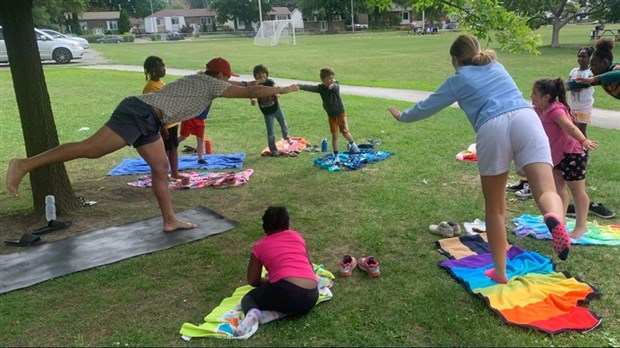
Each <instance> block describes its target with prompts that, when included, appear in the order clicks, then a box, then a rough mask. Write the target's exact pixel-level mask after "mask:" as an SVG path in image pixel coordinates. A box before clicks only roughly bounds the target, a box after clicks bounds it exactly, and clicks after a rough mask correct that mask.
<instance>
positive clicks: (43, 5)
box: [32, 0, 89, 35]
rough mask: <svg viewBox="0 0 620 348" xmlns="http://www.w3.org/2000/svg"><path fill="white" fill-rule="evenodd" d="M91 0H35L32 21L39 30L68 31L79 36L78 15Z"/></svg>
mask: <svg viewBox="0 0 620 348" xmlns="http://www.w3.org/2000/svg"><path fill="white" fill-rule="evenodd" d="M88 3H89V0H34V1H32V19H33V22H34V26H35V27H37V28H51V29H54V30H58V31H65V30H68V31H70V32H71V33H74V34H76V35H79V34H80V33H81V30H80V28H79V25H78V24H79V23H78V20H77V15H78V14H79V13H82V12H84V10H85V9H86V8H87V7H88ZM76 30H77V31H76Z"/></svg>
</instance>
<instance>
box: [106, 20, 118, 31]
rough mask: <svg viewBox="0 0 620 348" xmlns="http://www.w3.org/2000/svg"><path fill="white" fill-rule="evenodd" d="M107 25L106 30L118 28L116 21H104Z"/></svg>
mask: <svg viewBox="0 0 620 348" xmlns="http://www.w3.org/2000/svg"><path fill="white" fill-rule="evenodd" d="M106 23H107V25H108V30H117V29H118V22H117V21H106Z"/></svg>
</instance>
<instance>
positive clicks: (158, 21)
mask: <svg viewBox="0 0 620 348" xmlns="http://www.w3.org/2000/svg"><path fill="white" fill-rule="evenodd" d="M157 25H158V26H159V25H164V19H163V18H157Z"/></svg>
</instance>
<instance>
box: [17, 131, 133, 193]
mask: <svg viewBox="0 0 620 348" xmlns="http://www.w3.org/2000/svg"><path fill="white" fill-rule="evenodd" d="M125 145H127V143H125V140H124V139H123V138H121V137H120V136H119V135H118V134H116V133H115V132H114V131H113V130H112V129H110V128H108V127H107V126H103V127H101V128H100V129H99V130H98V131H97V132H96V133H95V134H93V135H92V136H91V137H89V138H88V139H85V140H83V141H80V142H74V143H66V144H62V145H58V146H56V147H54V148H52V149H49V150H47V151H45V152H42V153H40V154H38V155H35V156H32V157H29V158H24V159H18V158H14V159H12V160H11V161H10V162H9V168H8V170H7V173H6V188H7V190H8V191H9V193H10V194H12V195H13V196H15V195H17V190H18V188H19V185H20V183H21V182H22V180H23V178H24V176H25V175H26V174H27V173H29V172H30V171H32V170H34V169H36V168H39V167H41V166H44V165H48V164H53V163H61V162H62V163H64V162H67V161H71V160H74V159H77V158H99V157H102V156H104V155H107V154H109V153H112V152H114V151H116V150H118V149H120V148H122V147H123V146H125Z"/></svg>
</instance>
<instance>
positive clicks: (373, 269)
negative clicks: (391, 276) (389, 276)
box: [358, 256, 381, 278]
mask: <svg viewBox="0 0 620 348" xmlns="http://www.w3.org/2000/svg"><path fill="white" fill-rule="evenodd" d="M358 266H359V268H360V269H361V270H362V271H364V272H366V273H368V275H369V276H370V277H372V278H376V277H378V276H380V275H381V271H380V270H379V261H377V260H376V259H375V258H374V256H365V257H362V258H361V259H360V262H359V264H358Z"/></svg>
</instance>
